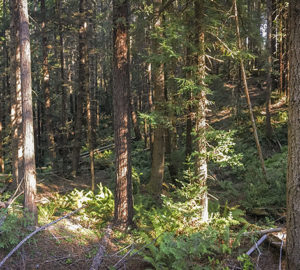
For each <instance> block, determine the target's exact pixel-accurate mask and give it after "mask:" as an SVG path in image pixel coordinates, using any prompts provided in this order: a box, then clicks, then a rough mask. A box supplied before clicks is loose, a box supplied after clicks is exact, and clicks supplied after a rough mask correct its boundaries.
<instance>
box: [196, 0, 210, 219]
mask: <svg viewBox="0 0 300 270" xmlns="http://www.w3.org/2000/svg"><path fill="white" fill-rule="evenodd" d="M195 24H196V25H195V26H196V33H197V34H196V39H195V42H196V44H195V46H196V48H197V49H198V57H197V80H198V84H199V85H200V86H201V87H204V78H205V44H204V0H195ZM196 98H197V103H198V104H197V111H196V127H195V131H196V134H197V135H196V136H197V137H196V140H197V144H196V151H197V152H198V154H197V159H196V174H197V177H198V179H199V184H200V186H201V188H203V195H202V199H201V205H202V220H203V221H204V222H206V221H207V220H208V198H207V184H206V181H207V162H206V138H205V133H206V104H207V100H206V93H205V91H204V90H201V91H200V93H199V94H198V96H197V97H196Z"/></svg>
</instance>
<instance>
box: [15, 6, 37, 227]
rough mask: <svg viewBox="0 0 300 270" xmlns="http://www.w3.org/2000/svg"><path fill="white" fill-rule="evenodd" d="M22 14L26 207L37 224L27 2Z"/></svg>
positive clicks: (21, 10) (22, 8)
mask: <svg viewBox="0 0 300 270" xmlns="http://www.w3.org/2000/svg"><path fill="white" fill-rule="evenodd" d="M19 12H20V13H19V14H20V42H21V46H20V48H21V49H20V50H21V89H22V105H23V106H22V109H23V111H22V121H23V134H24V141H23V148H24V183H25V187H24V207H25V209H27V210H28V211H29V213H31V214H32V215H33V217H34V221H35V222H37V208H36V203H35V196H36V170H35V149H34V134H33V113H32V88H31V56H30V36H29V20H28V5H27V0H19Z"/></svg>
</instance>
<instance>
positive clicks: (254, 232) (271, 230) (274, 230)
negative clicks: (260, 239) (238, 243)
mask: <svg viewBox="0 0 300 270" xmlns="http://www.w3.org/2000/svg"><path fill="white" fill-rule="evenodd" d="M283 229H284V228H272V229H266V230H261V231H253V232H244V233H243V236H249V235H253V234H259V235H263V234H268V233H273V232H282V231H283Z"/></svg>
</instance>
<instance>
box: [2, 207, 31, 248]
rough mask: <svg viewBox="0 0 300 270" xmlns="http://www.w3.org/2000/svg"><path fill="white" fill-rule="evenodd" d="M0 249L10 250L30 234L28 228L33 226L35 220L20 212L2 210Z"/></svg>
mask: <svg viewBox="0 0 300 270" xmlns="http://www.w3.org/2000/svg"><path fill="white" fill-rule="evenodd" d="M3 220H4V222H3V224H2V225H1V228H0V234H1V237H0V248H4V249H10V248H12V247H13V246H15V245H17V244H18V243H19V242H20V241H21V239H22V238H24V237H25V235H27V234H28V230H27V229H26V227H28V226H30V225H32V221H33V219H32V218H31V217H30V216H29V215H28V214H25V213H22V211H20V210H16V209H14V210H7V209H1V210H0V221H1V223H2V221H3Z"/></svg>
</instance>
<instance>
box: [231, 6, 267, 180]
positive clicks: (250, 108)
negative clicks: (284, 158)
mask: <svg viewBox="0 0 300 270" xmlns="http://www.w3.org/2000/svg"><path fill="white" fill-rule="evenodd" d="M233 5H234V18H235V24H236V33H237V43H238V48H239V50H242V41H241V36H240V27H239V20H238V10H237V5H236V0H233ZM240 66H241V73H242V74H241V75H242V79H243V83H244V89H245V95H246V99H247V103H248V107H249V114H250V119H251V124H252V128H253V135H254V139H255V143H256V147H257V152H258V156H259V159H260V163H261V168H262V171H263V175H264V178H265V180H266V181H267V171H266V167H265V161H264V158H263V154H262V150H261V146H260V143H259V139H258V135H257V128H256V124H255V119H254V115H253V110H252V104H251V100H250V95H249V90H248V83H247V77H246V71H245V67H244V61H243V59H242V58H241V57H240Z"/></svg>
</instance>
